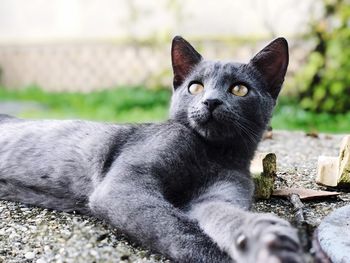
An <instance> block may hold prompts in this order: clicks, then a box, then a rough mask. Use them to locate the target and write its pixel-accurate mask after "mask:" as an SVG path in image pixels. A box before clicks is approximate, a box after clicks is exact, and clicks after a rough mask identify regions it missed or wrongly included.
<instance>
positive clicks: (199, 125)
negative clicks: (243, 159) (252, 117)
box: [190, 117, 237, 142]
mask: <svg viewBox="0 0 350 263" xmlns="http://www.w3.org/2000/svg"><path fill="white" fill-rule="evenodd" d="M190 126H191V128H192V129H193V130H195V131H196V133H198V134H199V135H200V136H201V137H203V138H204V139H206V140H208V141H221V142H225V141H228V140H231V139H232V138H233V137H235V136H237V134H236V132H235V131H232V129H230V128H229V127H227V126H226V125H224V124H223V123H221V122H220V121H218V120H216V119H215V118H213V117H210V118H208V119H206V120H200V121H194V120H190ZM228 130H230V132H228Z"/></svg>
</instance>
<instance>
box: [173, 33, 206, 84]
mask: <svg viewBox="0 0 350 263" xmlns="http://www.w3.org/2000/svg"><path fill="white" fill-rule="evenodd" d="M201 60H202V56H201V55H200V54H199V53H198V52H197V51H196V50H195V49H194V48H193V47H192V46H191V44H190V43H188V42H187V41H186V40H185V39H183V38H182V37H180V36H176V37H174V39H173V43H172V46H171V62H172V66H173V72H174V82H173V84H174V89H176V88H177V87H178V86H180V85H181V84H182V82H183V81H184V80H185V78H186V77H187V76H188V74H189V73H190V72H191V70H192V69H193V68H194V67H195V66H196V65H197V64H198V63H199V62H200V61H201Z"/></svg>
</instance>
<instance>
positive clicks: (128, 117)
mask: <svg viewBox="0 0 350 263" xmlns="http://www.w3.org/2000/svg"><path fill="white" fill-rule="evenodd" d="M170 96H171V91H170V90H166V89H159V90H149V89H145V88H142V87H138V88H129V87H124V88H118V89H111V90H104V91H96V92H92V93H88V94H82V93H68V92H61V93H49V92H44V91H42V90H41V89H39V88H37V87H29V88H27V89H22V90H17V91H13V90H12V91H10V90H6V89H4V88H1V87H0V100H2V101H35V102H38V103H40V104H42V105H44V108H43V109H32V110H27V111H25V112H22V113H21V114H20V117H24V118H55V119H68V118H75V119H78V118H79V119H89V120H99V121H112V122H149V121H161V120H164V119H166V118H167V116H168V107H169V106H168V105H169V100H170ZM273 116H274V117H273V119H272V127H273V128H274V129H285V130H304V131H320V132H333V133H334V132H335V133H346V132H350V111H349V112H348V113H347V114H343V115H341V114H337V115H332V114H327V113H320V114H316V113H312V112H307V111H304V110H302V109H301V108H300V107H299V106H298V103H297V101H295V100H293V99H290V98H287V97H281V98H280V100H279V103H278V105H277V107H276V110H275V113H274V115H273Z"/></svg>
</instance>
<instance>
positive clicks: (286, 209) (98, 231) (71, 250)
mask: <svg viewBox="0 0 350 263" xmlns="http://www.w3.org/2000/svg"><path fill="white" fill-rule="evenodd" d="M341 138H342V136H341V135H319V138H314V137H309V136H306V135H305V133H302V132H274V134H273V139H268V140H265V141H263V142H262V143H261V145H260V147H259V150H260V151H273V152H275V153H276V154H277V161H278V176H279V177H280V178H282V180H281V183H280V185H282V186H288V187H307V188H312V189H322V187H319V186H317V185H316V184H315V182H314V178H315V174H316V164H317V157H318V156H319V155H331V156H336V155H337V154H338V151H339V149H338V147H339V144H340V140H341ZM346 204H350V193H342V194H341V195H340V196H339V197H337V198H332V199H327V200H324V201H312V202H311V201H309V202H305V212H306V217H307V220H308V222H310V224H311V225H313V226H317V225H318V224H319V223H320V221H321V220H322V218H323V217H324V216H325V215H327V214H328V213H330V212H331V211H333V210H334V209H335V208H337V207H341V206H344V205H346ZM254 210H256V211H262V212H273V213H276V214H278V215H280V216H281V217H284V218H286V219H288V220H293V209H292V208H291V206H290V204H289V202H288V201H286V200H282V199H276V198H272V199H270V200H268V201H258V202H257V203H256V204H255V206H254ZM306 257H310V254H309V253H306ZM0 262H36V263H45V262H169V261H167V260H165V259H164V258H162V257H160V256H157V255H153V254H151V253H150V252H148V251H146V250H143V249H142V248H140V247H137V246H133V245H132V244H130V243H129V242H128V241H127V240H126V239H125V238H124V237H123V236H122V235H121V234H120V233H118V232H117V231H116V230H114V229H113V228H111V227H110V226H108V225H106V224H104V223H103V222H101V221H99V220H96V219H94V218H90V217H86V216H81V215H76V214H68V213H62V212H56V211H48V210H46V209H40V208H33V207H27V206H25V205H22V204H17V203H13V202H6V201H0Z"/></svg>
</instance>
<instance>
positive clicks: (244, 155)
mask: <svg viewBox="0 0 350 263" xmlns="http://www.w3.org/2000/svg"><path fill="white" fill-rule="evenodd" d="M256 148H257V143H250V142H245V141H243V140H238V139H237V140H235V141H233V142H232V141H230V142H226V143H224V142H223V143H213V142H206V151H207V155H208V157H209V158H210V160H212V161H215V162H217V163H219V164H222V165H225V166H228V167H229V166H232V167H236V168H243V169H247V168H249V166H250V162H251V160H252V158H253V156H254V153H255V150H256Z"/></svg>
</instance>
